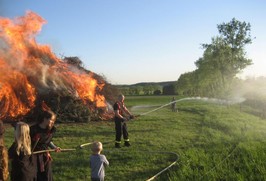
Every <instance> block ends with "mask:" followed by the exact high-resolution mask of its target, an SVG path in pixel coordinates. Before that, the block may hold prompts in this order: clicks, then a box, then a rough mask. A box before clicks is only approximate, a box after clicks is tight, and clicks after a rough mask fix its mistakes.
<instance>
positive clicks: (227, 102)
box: [140, 97, 245, 116]
mask: <svg viewBox="0 0 266 181" xmlns="http://www.w3.org/2000/svg"><path fill="white" fill-rule="evenodd" d="M188 100H199V101H206V102H210V103H216V104H221V105H233V104H237V103H241V102H243V101H245V99H244V98H242V97H241V98H234V99H231V100H224V99H216V98H207V97H186V98H182V99H179V100H176V101H172V102H169V103H167V104H164V105H162V106H160V107H158V108H156V109H153V110H151V111H148V112H145V113H142V114H140V116H143V115H147V114H150V113H152V112H154V111H157V110H159V109H162V108H164V107H166V106H169V105H171V104H173V103H175V102H181V101H188Z"/></svg>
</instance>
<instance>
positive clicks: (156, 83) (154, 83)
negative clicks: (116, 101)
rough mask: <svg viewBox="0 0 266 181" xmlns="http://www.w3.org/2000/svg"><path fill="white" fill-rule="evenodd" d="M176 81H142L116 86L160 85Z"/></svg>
mask: <svg viewBox="0 0 266 181" xmlns="http://www.w3.org/2000/svg"><path fill="white" fill-rule="evenodd" d="M175 82H176V81H166V82H140V83H136V84H117V85H115V86H117V87H134V86H150V85H152V86H154V85H159V86H162V87H164V86H166V85H169V84H173V83H175Z"/></svg>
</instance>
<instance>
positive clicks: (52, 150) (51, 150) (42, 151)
mask: <svg viewBox="0 0 266 181" xmlns="http://www.w3.org/2000/svg"><path fill="white" fill-rule="evenodd" d="M55 151H56V149H50V150H41V151H34V152H32V154H38V153H46V152H55ZM65 151H76V149H71V148H69V149H61V150H60V151H59V152H65Z"/></svg>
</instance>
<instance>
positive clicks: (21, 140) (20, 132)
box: [15, 122, 31, 155]
mask: <svg viewBox="0 0 266 181" xmlns="http://www.w3.org/2000/svg"><path fill="white" fill-rule="evenodd" d="M15 140H16V143H17V149H16V151H17V154H18V155H19V154H20V151H22V152H24V155H30V154H31V139H30V128H29V125H28V124H26V123H24V122H19V123H17V125H16V130H15Z"/></svg>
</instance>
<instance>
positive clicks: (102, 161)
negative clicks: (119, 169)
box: [90, 142, 109, 181]
mask: <svg viewBox="0 0 266 181" xmlns="http://www.w3.org/2000/svg"><path fill="white" fill-rule="evenodd" d="M102 150H103V146H102V143H101V142H94V143H93V144H92V147H91V151H92V155H91V156H90V167H91V180H92V181H104V177H105V167H106V166H108V165H109V162H108V160H107V159H106V157H105V155H102V154H101V151H102Z"/></svg>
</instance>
